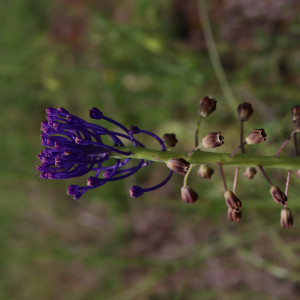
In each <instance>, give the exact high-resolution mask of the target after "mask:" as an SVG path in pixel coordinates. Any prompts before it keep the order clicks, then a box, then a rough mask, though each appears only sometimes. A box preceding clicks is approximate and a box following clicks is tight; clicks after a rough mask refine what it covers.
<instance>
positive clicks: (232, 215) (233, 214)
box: [227, 207, 242, 222]
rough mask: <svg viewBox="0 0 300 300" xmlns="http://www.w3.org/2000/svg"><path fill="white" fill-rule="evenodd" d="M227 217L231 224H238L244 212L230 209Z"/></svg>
mask: <svg viewBox="0 0 300 300" xmlns="http://www.w3.org/2000/svg"><path fill="white" fill-rule="evenodd" d="M227 216H228V219H229V220H230V221H231V222H238V221H239V220H240V219H241V217H242V211H241V210H240V211H235V210H233V209H231V208H229V207H228V213H227Z"/></svg>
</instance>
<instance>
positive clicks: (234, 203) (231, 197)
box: [224, 191, 242, 211]
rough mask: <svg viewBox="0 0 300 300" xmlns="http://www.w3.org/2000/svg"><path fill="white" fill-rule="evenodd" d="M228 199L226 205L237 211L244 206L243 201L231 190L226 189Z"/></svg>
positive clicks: (225, 195)
mask: <svg viewBox="0 0 300 300" xmlns="http://www.w3.org/2000/svg"><path fill="white" fill-rule="evenodd" d="M224 197H225V200H226V205H227V206H228V207H229V208H230V209H233V210H235V211H240V209H241V207H242V201H241V200H240V199H239V198H238V197H237V196H236V195H235V194H234V193H233V192H231V191H226V192H225V193H224Z"/></svg>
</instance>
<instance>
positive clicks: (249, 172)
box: [243, 167, 257, 179]
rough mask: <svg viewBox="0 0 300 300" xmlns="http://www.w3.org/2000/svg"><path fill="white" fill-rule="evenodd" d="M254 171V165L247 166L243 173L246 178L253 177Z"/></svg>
mask: <svg viewBox="0 0 300 300" xmlns="http://www.w3.org/2000/svg"><path fill="white" fill-rule="evenodd" d="M256 173H257V171H256V169H255V168H254V167H247V168H246V169H245V172H244V174H243V175H244V176H245V177H246V178H248V179H253V178H254V175H255V174H256Z"/></svg>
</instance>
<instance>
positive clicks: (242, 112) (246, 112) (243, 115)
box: [237, 102, 253, 122]
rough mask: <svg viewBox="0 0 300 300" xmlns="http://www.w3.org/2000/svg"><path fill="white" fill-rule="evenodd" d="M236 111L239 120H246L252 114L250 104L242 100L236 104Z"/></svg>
mask: <svg viewBox="0 0 300 300" xmlns="http://www.w3.org/2000/svg"><path fill="white" fill-rule="evenodd" d="M237 112H238V117H239V120H240V121H241V122H244V121H248V120H249V118H250V117H251V115H252V114H253V108H252V105H251V104H250V103H248V102H244V103H242V104H240V105H239V106H238V108H237Z"/></svg>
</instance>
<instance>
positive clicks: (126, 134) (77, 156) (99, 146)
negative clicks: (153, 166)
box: [37, 107, 173, 199]
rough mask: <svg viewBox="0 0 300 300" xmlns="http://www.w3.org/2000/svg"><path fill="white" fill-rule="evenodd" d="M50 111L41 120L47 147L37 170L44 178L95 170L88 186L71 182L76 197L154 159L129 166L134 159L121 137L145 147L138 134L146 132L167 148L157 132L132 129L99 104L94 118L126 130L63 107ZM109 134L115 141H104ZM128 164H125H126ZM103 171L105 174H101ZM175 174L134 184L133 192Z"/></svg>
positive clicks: (92, 112)
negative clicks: (113, 155) (114, 155)
mask: <svg viewBox="0 0 300 300" xmlns="http://www.w3.org/2000/svg"><path fill="white" fill-rule="evenodd" d="M46 112H47V120H48V122H47V121H43V122H42V124H41V131H42V134H41V140H42V146H44V147H46V148H45V149H44V150H43V151H42V152H40V154H39V155H38V156H37V157H38V159H39V160H40V161H41V164H40V166H37V170H38V171H40V172H41V174H40V177H41V178H43V179H69V178H73V177H79V176H82V175H85V174H87V173H89V172H95V174H94V176H90V177H89V178H88V180H87V186H84V187H79V186H77V185H70V186H69V187H68V189H67V194H69V195H72V196H73V198H74V199H79V198H80V197H81V196H82V195H83V194H84V193H85V192H86V191H87V190H89V189H93V188H97V187H100V186H102V185H104V184H106V183H108V182H110V181H117V180H121V179H124V178H127V177H129V176H131V175H133V174H135V173H136V172H137V171H138V170H139V169H140V168H142V167H145V166H147V165H149V164H150V163H152V162H151V161H147V162H145V161H144V160H143V159H142V160H140V161H139V163H138V164H137V165H136V166H134V167H130V168H126V165H127V164H128V163H129V162H130V161H131V158H130V157H129V156H130V155H131V152H128V151H122V147H124V144H123V142H122V140H121V138H122V139H125V140H127V141H130V142H132V144H133V146H134V147H144V145H143V144H141V143H140V142H139V141H137V140H136V139H135V137H134V134H138V133H145V134H148V135H150V136H151V137H153V138H155V139H156V140H157V141H158V142H159V143H160V145H161V149H162V151H165V150H166V149H165V145H164V143H163V141H162V140H161V139H160V138H159V137H158V136H157V135H155V134H153V133H152V132H149V131H145V130H140V129H139V128H138V127H135V126H131V128H130V130H128V129H127V128H126V127H125V126H123V125H122V124H120V123H118V122H117V121H115V120H113V119H110V118H108V117H106V116H104V115H103V113H102V112H101V111H100V110H99V109H97V108H95V107H92V108H91V109H90V117H91V118H92V119H96V120H101V122H102V120H104V121H107V122H110V123H112V124H114V125H115V126H117V127H119V128H120V129H121V130H122V131H123V132H122V133H120V132H116V131H110V130H107V129H106V128H105V127H102V126H100V125H96V124H93V123H88V122H86V121H84V120H82V119H81V118H78V117H76V116H74V115H72V114H70V113H69V112H68V111H67V110H66V109H64V108H62V107H60V108H58V109H55V108H52V107H49V108H47V109H46ZM105 136H107V137H109V138H110V139H111V141H112V145H107V144H105V143H103V137H105ZM110 153H119V154H121V155H124V156H125V158H124V159H123V160H121V159H115V158H110ZM126 156H127V157H126ZM109 162H113V164H109ZM104 164H105V166H104ZM124 166H125V168H123V167H124ZM101 174H102V178H100V177H99V176H100V175H101ZM172 174H173V171H171V172H170V173H169V175H168V176H167V178H166V179H165V180H164V181H163V182H161V183H160V184H158V185H156V186H154V187H151V188H147V189H143V188H141V187H137V186H133V187H132V188H131V189H130V195H131V196H132V197H134V198H137V197H139V196H141V195H142V194H143V193H144V192H149V191H152V190H155V189H157V188H159V187H161V186H163V185H164V184H166V183H167V182H168V181H169V179H170V178H171V176H172Z"/></svg>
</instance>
